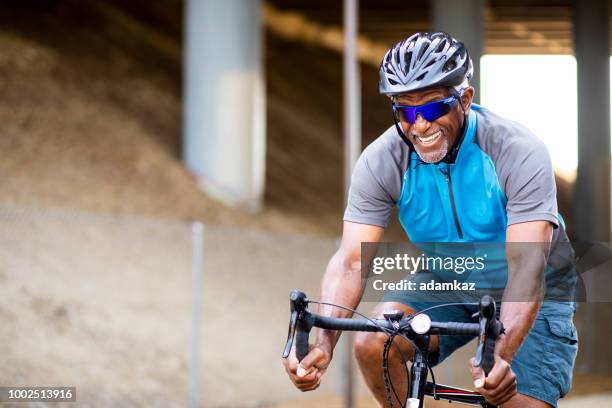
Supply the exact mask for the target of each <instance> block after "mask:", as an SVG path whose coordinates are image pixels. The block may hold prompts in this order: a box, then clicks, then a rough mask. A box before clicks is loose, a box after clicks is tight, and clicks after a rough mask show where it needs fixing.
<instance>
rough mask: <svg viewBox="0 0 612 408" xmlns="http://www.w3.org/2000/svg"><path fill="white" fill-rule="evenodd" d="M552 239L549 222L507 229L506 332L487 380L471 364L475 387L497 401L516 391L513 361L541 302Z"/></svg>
mask: <svg viewBox="0 0 612 408" xmlns="http://www.w3.org/2000/svg"><path fill="white" fill-rule="evenodd" d="M551 239H552V225H551V224H550V223H549V222H548V221H531V222H524V223H519V224H513V225H510V226H508V228H507V229H506V258H507V260H508V282H507V285H506V289H505V290H504V296H503V299H502V305H501V311H500V320H501V321H502V322H503V324H504V327H505V329H506V332H505V334H504V335H503V336H501V337H500V339H499V340H498V342H497V344H496V347H495V365H494V366H493V369H492V370H491V372H490V373H489V376H488V377H487V378H486V379H485V378H484V373H483V372H482V369H480V368H474V367H472V362H473V359H472V360H470V366H471V369H472V377H473V378H474V386H475V387H476V389H477V390H478V391H479V392H480V393H481V394H482V395H484V396H485V398H486V399H487V400H488V401H489V402H491V403H493V404H495V405H500V404H503V403H505V402H507V401H508V400H509V399H510V398H512V397H513V396H514V395H515V394H516V376H515V374H514V372H513V371H512V368H511V366H510V364H511V363H512V359H513V358H514V355H515V354H516V352H517V350H518V349H519V347H520V346H521V344H522V343H523V341H524V340H525V338H526V337H527V335H528V334H529V330H531V327H532V325H533V322H534V321H535V318H536V316H537V314H538V310H539V309H540V305H541V303H542V297H543V294H544V269H545V267H546V262H547V258H548V252H549V249H550V242H551Z"/></svg>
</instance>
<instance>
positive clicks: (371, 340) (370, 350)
mask: <svg viewBox="0 0 612 408" xmlns="http://www.w3.org/2000/svg"><path fill="white" fill-rule="evenodd" d="M386 340H387V335H386V334H382V333H365V332H358V333H356V334H355V339H354V343H353V351H354V352H355V358H356V359H357V361H359V362H360V363H368V362H374V361H380V360H381V358H382V352H383V349H384V345H385V341H386Z"/></svg>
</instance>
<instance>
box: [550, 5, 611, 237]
mask: <svg viewBox="0 0 612 408" xmlns="http://www.w3.org/2000/svg"><path fill="white" fill-rule="evenodd" d="M607 10H608V1H607V0H592V1H574V46H575V51H576V61H577V69H578V176H577V179H576V190H575V191H576V193H575V200H574V204H575V211H574V220H575V221H574V225H573V231H574V235H575V236H576V238H579V239H583V240H592V241H609V240H610V45H609V40H608V26H609V23H608V14H607ZM570 108H571V107H570ZM560 117H561V116H560Z"/></svg>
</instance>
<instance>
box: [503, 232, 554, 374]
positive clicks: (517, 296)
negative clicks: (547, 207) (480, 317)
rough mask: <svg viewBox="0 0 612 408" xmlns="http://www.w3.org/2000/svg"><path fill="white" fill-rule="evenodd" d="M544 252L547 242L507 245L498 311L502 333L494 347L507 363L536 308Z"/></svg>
mask: <svg viewBox="0 0 612 408" xmlns="http://www.w3.org/2000/svg"><path fill="white" fill-rule="evenodd" d="M547 251H548V245H547V244H535V245H534V244H522V243H512V244H510V245H509V249H508V253H507V256H508V284H507V286H506V289H505V291H504V297H503V300H502V305H501V312H500V320H501V321H502V322H503V324H504V327H505V329H506V333H505V335H504V336H502V337H501V338H500V341H499V343H498V346H497V349H498V351H499V354H500V356H501V357H502V358H503V359H504V360H506V361H508V362H511V361H512V359H513V358H514V355H515V354H516V352H517V351H518V349H519V347H520V346H521V344H522V343H523V341H524V340H525V338H526V337H527V335H528V334H529V331H530V330H531V328H532V326H533V323H534V321H535V319H536V316H537V315H538V311H539V310H540V306H541V304H542V299H543V294H544V270H545V267H546V259H547V255H548V252H547Z"/></svg>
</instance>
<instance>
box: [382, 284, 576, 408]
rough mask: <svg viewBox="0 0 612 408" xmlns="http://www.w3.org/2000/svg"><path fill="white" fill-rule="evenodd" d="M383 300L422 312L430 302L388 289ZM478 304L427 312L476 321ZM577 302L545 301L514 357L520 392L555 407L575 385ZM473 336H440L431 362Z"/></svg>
mask: <svg viewBox="0 0 612 408" xmlns="http://www.w3.org/2000/svg"><path fill="white" fill-rule="evenodd" d="M383 302H399V303H403V304H405V305H408V306H410V307H412V308H413V309H415V310H417V311H419V310H423V309H425V308H426V307H430V306H432V305H433V303H431V302H415V301H410V300H407V296H405V295H404V294H403V293H402V292H389V293H388V294H387V295H386V296H385V297H384V299H383ZM476 311H477V307H476V306H469V305H468V306H466V305H459V306H450V307H443V308H438V309H433V310H431V311H430V312H427V314H428V315H429V316H430V317H431V320H433V321H453V322H466V323H467V322H474V319H472V317H471V316H472V314H474V313H475V312H476ZM575 311H576V308H575V304H574V303H572V302H548V301H547V302H544V304H543V305H542V307H541V308H540V311H539V313H538V316H537V318H536V320H535V323H534V326H533V328H532V329H531V331H530V332H529V335H528V336H527V338H526V339H525V341H524V342H523V344H522V345H521V347H520V348H519V350H518V352H517V353H516V355H515V356H514V359H513V360H512V370H513V371H514V373H515V374H516V381H517V387H518V392H519V393H520V394H524V395H528V396H530V397H533V398H536V399H538V400H541V401H544V402H546V403H548V404H550V405H552V406H553V407H556V406H557V401H558V400H559V398H562V397H563V396H564V395H566V394H567V393H568V392H569V390H570V387H571V384H572V371H573V368H574V361H575V359H576V353H577V352H578V334H577V332H576V327H575V326H574V323H573V321H572V319H573V316H574V312H575ZM470 340H473V337H466V336H440V350H439V352H438V353H435V354H434V353H432V355H431V356H432V360H431V361H430V363H431V364H432V365H436V364H439V363H441V362H442V361H444V359H445V358H446V357H448V356H450V355H451V354H452V353H453V352H454V351H455V350H457V349H458V348H460V347H461V346H463V345H465V344H467V343H468V342H469V341H470Z"/></svg>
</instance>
